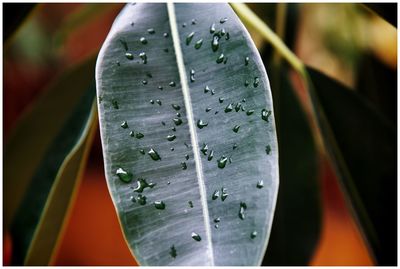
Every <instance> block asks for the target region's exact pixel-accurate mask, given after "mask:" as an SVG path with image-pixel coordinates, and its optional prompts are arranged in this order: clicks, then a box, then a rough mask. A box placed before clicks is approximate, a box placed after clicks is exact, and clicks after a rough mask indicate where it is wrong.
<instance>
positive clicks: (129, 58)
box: [125, 52, 133, 60]
mask: <svg viewBox="0 0 400 269" xmlns="http://www.w3.org/2000/svg"><path fill="white" fill-rule="evenodd" d="M125 57H126V58H127V59H128V60H133V54H132V53H130V52H126V53H125Z"/></svg>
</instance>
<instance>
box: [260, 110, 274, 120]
mask: <svg viewBox="0 0 400 269" xmlns="http://www.w3.org/2000/svg"><path fill="white" fill-rule="evenodd" d="M271 113H272V112H271V110H266V109H263V110H261V118H262V119H263V120H265V121H266V122H268V120H269V119H268V118H269V116H271Z"/></svg>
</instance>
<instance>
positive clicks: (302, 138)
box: [263, 66, 321, 266]
mask: <svg viewBox="0 0 400 269" xmlns="http://www.w3.org/2000/svg"><path fill="white" fill-rule="evenodd" d="M276 69H278V68H276ZM278 70H279V69H278ZM268 71H269V70H268ZM271 71H272V70H271ZM269 73H270V74H271V72H269ZM278 77H279V81H271V85H272V89H273V91H272V94H273V97H274V108H275V119H276V126H277V133H278V142H279V177H280V184H279V195H278V201H277V204H276V210H275V216H274V225H273V227H272V230H271V237H270V240H269V244H268V248H267V253H266V255H265V257H264V260H263V265H275V266H276V265H294V266H296V265H297V266H298V265H308V264H309V262H310V260H311V258H312V257H313V255H314V251H315V248H316V246H317V244H318V242H319V239H320V230H321V201H320V194H319V192H320V186H319V182H318V180H317V170H318V166H317V164H318V161H317V157H318V156H317V150H316V147H315V144H314V139H313V136H312V132H311V129H310V126H309V123H308V121H307V118H306V115H305V113H304V111H303V110H302V108H301V106H300V103H299V100H298V99H297V97H296V95H295V90H294V89H293V86H292V85H291V82H290V77H289V72H288V70H287V68H284V67H283V66H282V67H281V68H280V73H279V74H278Z"/></svg>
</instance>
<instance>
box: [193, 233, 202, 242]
mask: <svg viewBox="0 0 400 269" xmlns="http://www.w3.org/2000/svg"><path fill="white" fill-rule="evenodd" d="M192 238H193V239H194V240H196V241H201V237H200V235H198V234H197V233H195V232H192Z"/></svg>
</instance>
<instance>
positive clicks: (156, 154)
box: [148, 148, 161, 161]
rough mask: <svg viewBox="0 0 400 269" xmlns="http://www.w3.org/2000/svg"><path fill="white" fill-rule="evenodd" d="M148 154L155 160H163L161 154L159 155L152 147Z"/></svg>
mask: <svg viewBox="0 0 400 269" xmlns="http://www.w3.org/2000/svg"><path fill="white" fill-rule="evenodd" d="M148 154H149V155H150V157H151V158H152V159H153V160H154V161H158V160H161V157H160V155H158V153H157V151H155V150H154V149H152V148H150V150H149V152H148Z"/></svg>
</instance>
